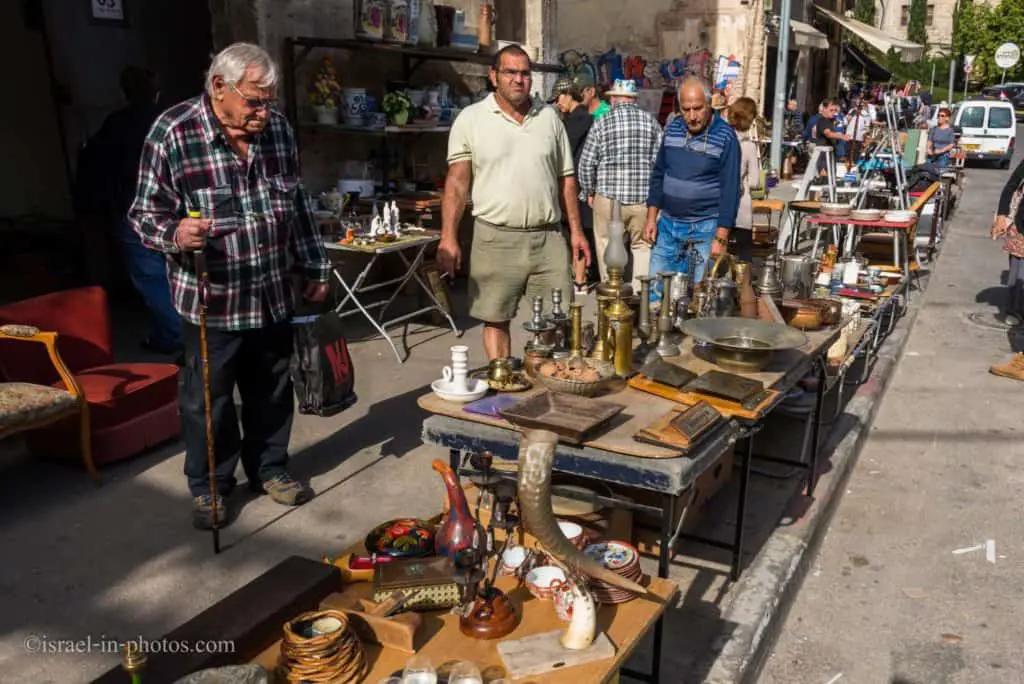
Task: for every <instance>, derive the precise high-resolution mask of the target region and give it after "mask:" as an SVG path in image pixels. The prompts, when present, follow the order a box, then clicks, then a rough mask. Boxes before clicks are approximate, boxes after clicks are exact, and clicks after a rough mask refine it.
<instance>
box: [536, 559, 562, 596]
mask: <svg viewBox="0 0 1024 684" xmlns="http://www.w3.org/2000/svg"><path fill="white" fill-rule="evenodd" d="M565 580H566V577H565V572H563V571H562V569H561V568H559V567H557V566H554V565H542V566H540V567H537V568H534V569H533V570H531V571H530V572H528V573H526V587H527V588H528V589H529V590H530V593H531V594H533V596H534V598H536V599H539V600H541V601H550V600H551V596H552V595H553V594H554V591H555V588H556V587H557V586H559V585H561V584H565Z"/></svg>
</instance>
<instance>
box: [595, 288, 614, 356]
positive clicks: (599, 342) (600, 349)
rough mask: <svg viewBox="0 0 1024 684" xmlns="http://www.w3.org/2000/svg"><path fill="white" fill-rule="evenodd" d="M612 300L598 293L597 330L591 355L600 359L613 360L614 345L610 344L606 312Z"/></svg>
mask: <svg viewBox="0 0 1024 684" xmlns="http://www.w3.org/2000/svg"><path fill="white" fill-rule="evenodd" d="M610 301H611V298H610V297H606V296H604V295H602V294H598V295H597V331H596V333H595V335H594V348H593V350H591V352H590V356H591V358H594V359H597V360H598V361H611V360H612V347H611V345H610V344H608V316H607V315H606V314H605V309H606V308H607V306H608V302H610Z"/></svg>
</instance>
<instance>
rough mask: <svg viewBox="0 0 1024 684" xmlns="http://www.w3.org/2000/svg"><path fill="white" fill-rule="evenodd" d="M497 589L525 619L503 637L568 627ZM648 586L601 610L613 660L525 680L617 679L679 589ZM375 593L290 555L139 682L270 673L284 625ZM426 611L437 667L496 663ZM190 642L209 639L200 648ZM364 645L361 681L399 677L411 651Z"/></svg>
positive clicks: (421, 636)
mask: <svg viewBox="0 0 1024 684" xmlns="http://www.w3.org/2000/svg"><path fill="white" fill-rule="evenodd" d="M357 550H361V551H363V552H365V547H363V546H362V544H360V545H359V547H358V549H357ZM498 586H499V588H501V589H502V590H504V591H507V592H509V596H510V598H511V599H512V601H513V603H514V604H515V605H516V608H517V609H518V610H521V613H520V614H521V616H522V620H521V622H520V624H519V626H518V627H517V628H516V630H515V631H514V632H512V634H510V635H509V636H508V637H506V638H507V639H519V638H522V637H524V636H530V635H534V634H543V633H545V632H551V631H555V630H560V629H564V628H565V626H566V624H567V623H564V622H561V621H560V620H559V619H558V617H557V616H556V614H555V611H554V610H553V608H552V606H551V603H549V602H541V601H538V600H536V599H534V598H533V597H532V596H531V595H530V593H529V592H528V590H527V589H526V587H525V586H524V587H521V588H516V583H515V580H514V579H512V578H509V577H503V578H501V579H500V580H499V581H498ZM647 589H648V592H649V594H648V595H647V596H646V597H641V598H636V599H633V600H632V601H629V602H628V603H621V604H617V605H613V606H602V607H600V608H599V609H598V612H597V623H598V629H600V630H601V631H603V632H604V633H606V634H607V636H608V637H609V639H610V640H611V642H612V644H613V645H614V647H615V655H614V657H611V658H606V659H603V660H597V661H593V662H590V663H587V664H583V665H578V666H575V667H572V668H566V669H564V670H559V671H558V672H556V673H551V674H545V675H536V676H531V677H529V678H528V680H529V681H532V682H537V683H538V684H541V683H543V682H562V681H565V678H566V676H567V675H569V674H570V673H571V676H572V677H573V678H574V679H576V680H577V681H581V682H584V681H585V682H609V681H615V679H616V677H617V675H618V673H619V670H620V669H622V666H623V663H624V662H625V661H626V660H627V659H628V658H629V656H630V655H631V654H632V653H633V651H634V650H635V649H636V647H637V645H638V643H639V642H640V640H641V639H642V638H643V637H644V636H645V635H646V634H647V633H648V632H650V631H651V629H652V627H654V626H655V624H656V623H659V622H660V620H661V618H662V616H663V615H664V613H665V611H666V610H667V608H668V607H669V606H670V605H671V604H672V602H673V600H674V599H675V597H676V596H677V594H678V592H679V590H678V588H677V587H676V585H675V584H674V583H672V582H669V581H667V580H663V579H658V578H651V579H650V581H649V583H648V585H647ZM371 590H372V585H371V584H370V583H366V582H363V583H356V584H350V585H343V584H342V579H341V574H340V573H339V571H338V569H337V568H336V567H334V566H333V565H329V564H327V563H324V562H320V561H313V560H310V559H306V558H300V557H298V556H292V557H290V558H287V559H286V560H284V561H282V562H281V563H279V564H278V565H276V566H274V567H273V568H271V569H270V570H268V571H267V572H265V573H263V574H262V575H260V576H259V577H257V578H255V579H254V580H252V581H251V582H249V583H247V584H246V585H244V586H242V587H241V588H240V589H238V590H237V591H235V592H234V593H232V594H230V595H229V596H227V597H225V598H224V599H222V600H221V601H219V602H218V603H216V604H214V605H213V606H211V607H210V608H208V609H207V610H205V611H203V612H202V613H200V614H199V615H198V616H196V617H195V618H193V619H191V620H189V621H188V622H186V623H185V624H183V625H181V626H180V627H178V628H176V629H174V630H172V631H171V632H169V633H168V634H166V635H165V637H164V640H165V641H166V642H167V643H176V644H189V645H190V650H188V651H178V650H174V651H154V652H151V653H149V654H148V659H147V662H146V666H145V669H144V670H143V671H142V680H143V681H144V682H146V684H171V683H172V682H175V681H178V680H179V679H181V678H183V677H185V676H187V675H188V674H191V673H193V672H197V671H199V670H203V669H206V668H212V667H224V666H226V665H235V664H244V663H249V662H252V663H257V664H259V665H261V666H263V667H264V668H266V669H267V670H270V671H273V669H274V668H275V667H276V666H277V660H278V654H279V653H280V644H281V641H280V640H281V635H282V628H283V625H284V623H285V622H287V621H289V620H292V619H294V618H295V617H297V616H298V615H300V614H301V613H304V612H307V611H310V610H318V609H321V610H327V609H338V608H340V607H346V606H351V605H352V600H353V599H357V598H358V597H361V596H369V593H370V592H371ZM426 615H427V616H428V618H429V622H430V624H427V621H426V620H425V621H424V624H423V625H422V626H421V628H420V630H419V631H418V634H417V643H416V646H417V652H418V653H419V654H420V655H424V656H427V657H428V658H430V659H431V660H432V661H433V662H434V663H435V664H436V665H438V666H440V665H442V664H443V663H445V662H451V661H454V660H471V661H474V662H476V663H477V665H478V667H480V669H481V670H484V669H485V668H488V667H495V666H497V667H501V666H502V661H501V657H500V656H499V655H498V652H497V644H498V643H499V642H498V641H481V640H476V639H469V638H467V637H464V636H463V635H462V634H461V632H460V631H459V628H458V619H457V618H456V617H454V616H451V615H447V614H445V612H444V611H434V612H432V613H428V614H426ZM211 643H216V644H220V645H221V647H220V648H213V647H211V646H209V644H211ZM195 644H207V646H206V647H205V648H202V649H200V648H198V647H195ZM363 649H364V651H365V653H366V659H367V662H368V663H370V669H369V672H368V674H367V675H366V676H365V677H364V678H363V679H362V681H365V682H371V683H375V682H378V681H380V680H382V679H385V678H387V677H388V676H390V675H392V674H395V673H397V674H401V670H402V667H403V666H404V664H405V662H406V661H407V660H408V659H409V657H410V655H409V654H408V653H403V652H401V651H398V650H395V649H392V648H384V647H381V646H379V645H377V644H373V643H366V642H365V641H364V643H363ZM632 676H635V675H632ZM641 677H642V675H641ZM127 679H128V675H127V673H125V672H124V670H122V669H121V667H120V666H117V667H113V668H111V669H110V670H108V671H107V672H106V673H105V674H104V675H102V676H101V677H99V678H97V679H96V680H94V682H95V683H96V684H120V683H121V682H125V681H127ZM652 681H657V680H653V679H652Z"/></svg>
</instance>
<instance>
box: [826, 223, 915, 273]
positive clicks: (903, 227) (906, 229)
mask: <svg viewBox="0 0 1024 684" xmlns="http://www.w3.org/2000/svg"><path fill="white" fill-rule="evenodd" d="M919 219H920V215H915V216H914V218H912V219H909V220H907V221H898V222H897V221H861V220H857V219H852V218H850V217H849V216H825V215H823V214H820V215H818V216H812V217H811V218H809V219H807V223H809V224H810V225H813V226H815V228H816V231H815V234H814V250H813V251H812V254H813V253H814V251H817V248H818V240H819V239H820V237H821V230H822V228H823V227H824V226H827V225H831V226H837V227H838V226H846V227H848V228H851V229H852V230H854V231H855V232H856V231H859V230H860V229H862V228H872V229H874V230H880V231H891V232H892V234H893V246H892V259H893V268H894V269H899V271H900V272H901V273H903V275H904V276H905V277H907V278H909V277H910V251H909V247H908V242H909V240H908V238H907V236H908V235H909V234H910V233H911V232H912V231H913V230H914V228H915V227H916V226H917V222H918V220H919ZM852 243H853V244H856V239H854V240H853V241H852Z"/></svg>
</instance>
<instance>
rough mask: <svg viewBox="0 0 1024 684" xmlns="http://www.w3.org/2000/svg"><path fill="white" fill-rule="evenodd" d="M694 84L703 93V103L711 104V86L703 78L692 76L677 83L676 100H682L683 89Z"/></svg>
mask: <svg viewBox="0 0 1024 684" xmlns="http://www.w3.org/2000/svg"><path fill="white" fill-rule="evenodd" d="M695 83H696V84H699V85H700V87H701V90H703V91H704V102H706V103H707V104H711V86H710V85H709V84H708V82H707V81H705V80H704V79H703V78H701V77H700V76H696V75H694V74H690V75H689V76H686V77H685V78H684V79H683V80H682V81H680V82H679V90H678V91H676V100H679V99H680V98H682V96H683V88H685V87H686V86H687V85H692V84H695Z"/></svg>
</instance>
